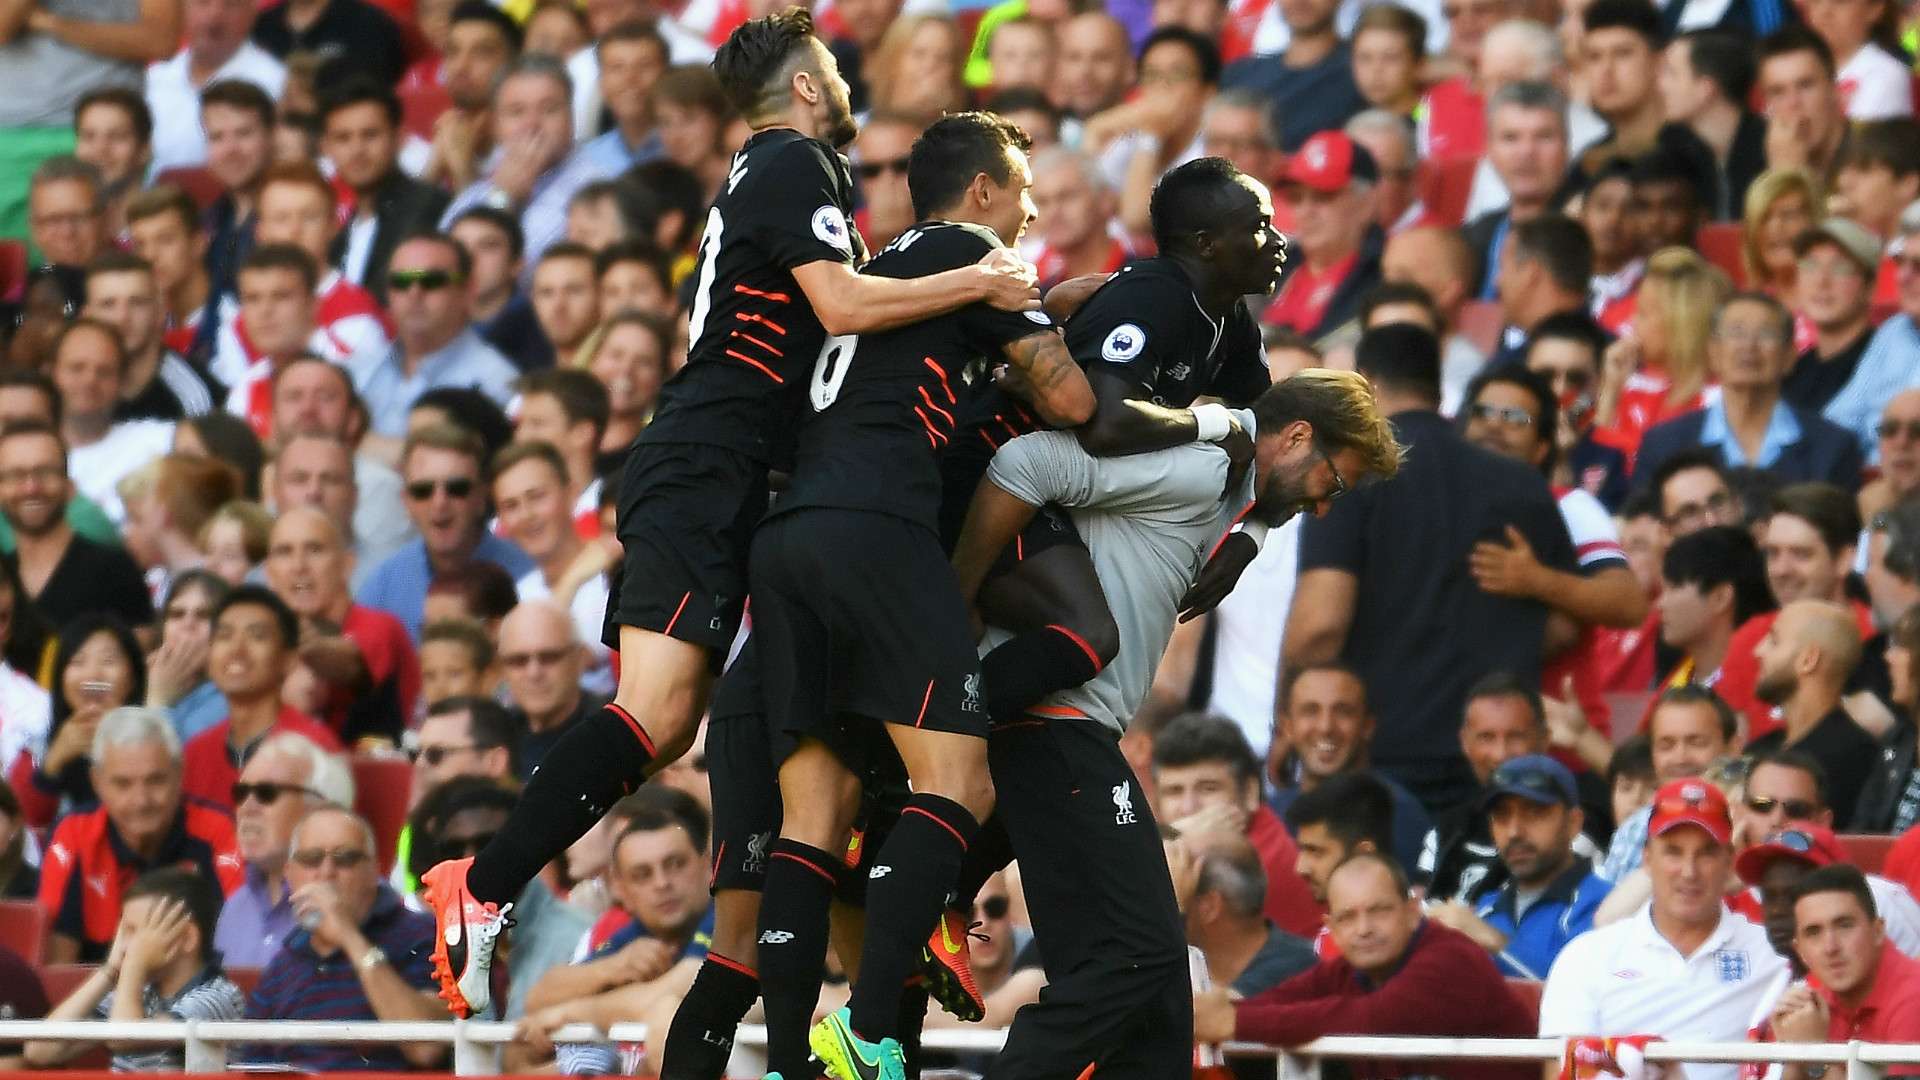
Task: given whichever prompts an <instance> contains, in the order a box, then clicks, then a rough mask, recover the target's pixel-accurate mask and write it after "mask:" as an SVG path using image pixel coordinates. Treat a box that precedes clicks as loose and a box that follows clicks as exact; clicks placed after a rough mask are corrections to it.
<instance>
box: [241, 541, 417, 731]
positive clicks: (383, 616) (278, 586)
mask: <svg viewBox="0 0 1920 1080" xmlns="http://www.w3.org/2000/svg"><path fill="white" fill-rule="evenodd" d="M352 566H353V553H352V551H351V549H350V548H349V547H348V546H347V538H346V537H345V536H342V535H341V533H340V526H339V524H338V523H337V522H336V521H335V520H334V519H333V518H332V517H331V516H329V515H328V514H326V513H325V512H323V511H321V510H318V509H315V508H313V507H310V506H296V507H293V508H291V509H289V510H287V511H285V512H284V513H282V514H281V515H280V520H279V521H277V522H275V523H274V526H273V533H272V536H271V537H270V539H269V540H268V541H267V561H266V570H267V584H269V585H271V586H272V587H273V590H274V592H276V593H278V594H279V595H280V596H281V597H283V598H284V599H285V600H286V601H287V606H288V607H290V608H292V609H293V612H294V614H295V615H298V616H299V617H300V619H301V621H302V622H303V623H305V624H306V625H307V626H308V627H309V628H310V629H311V630H314V631H316V632H322V633H326V634H334V633H338V634H339V635H341V636H342V637H345V638H346V639H347V640H348V641H350V642H352V643H353V646H354V647H355V648H356V649H358V650H359V653H360V657H361V659H362V661H364V662H365V664H366V668H367V675H368V678H369V679H370V680H371V682H372V689H371V691H370V692H369V693H366V694H362V695H359V696H357V697H356V698H354V699H353V700H351V701H349V700H343V699H342V698H341V696H340V695H338V694H336V695H335V696H334V697H332V698H330V699H329V700H328V702H327V707H326V712H325V715H324V716H321V717H319V718H318V719H321V720H324V721H325V722H326V724H327V726H328V727H330V728H332V729H333V731H334V732H335V734H336V735H338V736H339V741H340V742H342V743H345V744H357V743H360V742H362V741H365V740H370V739H371V740H385V741H386V742H388V743H390V744H398V742H399V741H400V732H401V730H402V729H403V728H404V727H405V726H406V723H407V720H408V719H409V718H411V717H412V716H413V709H414V703H415V701H417V700H418V699H419V696H420V657H419V656H418V655H417V654H416V653H415V652H414V648H413V641H412V640H411V639H410V638H408V637H407V631H406V628H405V627H404V626H401V625H400V620H398V619H396V618H394V617H393V616H391V615H389V614H387V613H386V612H384V611H379V610H376V609H374V608H370V607H365V606H362V605H360V604H356V603H354V602H353V594H352V593H350V592H348V591H347V578H348V575H349V574H350V573H351V572H352Z"/></svg>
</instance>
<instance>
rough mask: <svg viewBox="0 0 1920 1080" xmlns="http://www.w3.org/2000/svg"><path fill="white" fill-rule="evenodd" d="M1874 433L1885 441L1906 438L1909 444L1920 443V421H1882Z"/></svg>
mask: <svg viewBox="0 0 1920 1080" xmlns="http://www.w3.org/2000/svg"><path fill="white" fill-rule="evenodd" d="M1873 433H1874V434H1875V435H1878V436H1880V437H1881V438H1883V439H1892V438H1895V437H1898V436H1905V438H1906V440H1907V441H1908V442H1920V420H1882V421H1880V426H1879V427H1876V428H1874V429H1873Z"/></svg>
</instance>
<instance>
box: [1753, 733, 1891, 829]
mask: <svg viewBox="0 0 1920 1080" xmlns="http://www.w3.org/2000/svg"><path fill="white" fill-rule="evenodd" d="M1776 750H1798V751H1800V752H1801V753H1803V754H1808V755H1810V756H1812V758H1813V759H1814V760H1815V761H1818V762H1819V763H1820V767H1821V768H1823V769H1825V770H1826V772H1827V790H1828V791H1830V792H1832V793H1833V796H1832V797H1831V798H1830V799H1828V800H1827V801H1828V802H1831V803H1832V804H1833V827H1834V829H1835V830H1836V831H1845V830H1846V828H1847V826H1849V825H1851V824H1852V823H1853V804H1854V802H1855V801H1856V799H1857V798H1858V797H1859V794H1860V789H1861V788H1862V787H1864V786H1866V783H1867V776H1868V775H1869V774H1870V773H1872V772H1873V767H1874V766H1875V765H1876V764H1878V763H1879V761H1880V744H1879V743H1878V742H1877V741H1875V740H1874V737H1873V736H1871V735H1869V734H1867V733H1866V731H1865V730H1864V729H1862V728H1861V727H1860V725H1859V724H1856V723H1854V722H1853V718H1852V717H1850V716H1848V715H1847V711H1846V710H1845V709H1842V708H1839V707H1837V706H1836V707H1835V708H1834V710H1833V711H1832V712H1830V713H1828V714H1827V715H1826V716H1824V717H1821V719H1820V722H1819V723H1818V724H1815V725H1814V726H1813V730H1811V731H1809V732H1807V733H1806V734H1805V735H1803V736H1801V737H1800V741H1799V742H1796V743H1788V742H1787V730H1786V729H1785V728H1781V729H1779V730H1777V731H1773V732H1769V733H1768V734H1765V735H1762V736H1760V737H1759V738H1757V739H1755V740H1753V741H1752V742H1750V743H1748V744H1747V753H1749V754H1751V755H1755V756H1758V755H1762V754H1771V753H1773V752H1774V751H1776Z"/></svg>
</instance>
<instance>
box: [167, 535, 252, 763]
mask: <svg viewBox="0 0 1920 1080" xmlns="http://www.w3.org/2000/svg"><path fill="white" fill-rule="evenodd" d="M221 510H222V512H224V511H225V510H226V507H222V508H221ZM232 587H233V583H232V582H231V581H229V580H227V579H226V578H224V577H222V576H220V575H219V574H217V573H215V572H214V571H213V570H211V569H204V568H203V569H199V570H188V571H186V572H185V573H182V574H180V575H179V576H178V577H175V578H174V579H173V584H172V586H171V587H169V588H168V590H167V598H166V602H165V603H163V604H161V605H160V644H159V646H158V647H156V648H155V649H154V650H153V651H152V652H150V653H148V654H147V695H146V704H147V707H148V708H150V709H166V710H167V711H168V712H170V713H171V714H172V715H173V726H174V728H175V730H177V731H179V733H180V741H181V742H186V741H187V740H188V739H191V738H193V737H194V736H195V735H198V734H200V733H201V732H202V731H205V730H206V729H208V728H210V727H212V726H214V725H215V724H218V723H219V722H220V721H222V720H224V719H226V716H227V699H226V698H225V697H223V696H222V695H221V693H220V691H219V690H217V689H215V688H214V685H213V682H212V681H211V680H210V679H208V678H207V646H208V644H209V643H210V642H211V641H212V639H213V608H214V605H216V604H218V603H219V602H220V598H221V597H223V596H225V595H227V590H228V589H230V588H232Z"/></svg>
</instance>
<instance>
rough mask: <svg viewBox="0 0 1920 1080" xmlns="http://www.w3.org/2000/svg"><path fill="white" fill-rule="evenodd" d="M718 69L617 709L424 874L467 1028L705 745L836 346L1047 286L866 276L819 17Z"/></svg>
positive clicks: (1005, 260) (793, 16)
mask: <svg viewBox="0 0 1920 1080" xmlns="http://www.w3.org/2000/svg"><path fill="white" fill-rule="evenodd" d="M713 68H714V72H715V74H716V75H717V76H718V77H719V80H720V83H721V86H722V88H723V89H725V91H726V92H727V95H728V97H729V98H730V99H731V100H732V102H733V103H734V105H735V106H736V107H737V108H738V109H739V111H740V114H741V115H742V116H743V117H744V118H745V119H746V121H747V123H748V124H749V125H750V126H751V127H752V128H753V130H754V134H753V136H752V137H751V138H750V139H748V140H747V143H746V145H745V146H743V147H741V149H740V150H739V151H738V152H737V153H736V154H735V155H734V157H733V163H732V167H731V170H730V171H729V173H728V176H727V182H726V186H725V187H724V188H723V189H722V190H721V192H720V195H719V198H718V199H717V200H716V201H715V202H714V205H713V208H712V209H711V210H710V211H709V212H708V214H707V222H706V228H705V232H704V233H703V234H702V236H701V240H700V260H699V270H698V276H697V278H696V295H695V299H694V303H693V311H692V316H691V324H690V326H689V335H688V337H689V341H690V342H691V343H692V344H691V348H690V352H689V358H688V363H687V365H686V366H685V367H684V368H682V369H681V371H680V372H679V373H678V374H677V375H676V376H675V377H674V378H673V380H672V381H671V382H669V383H668V384H667V386H666V388H665V389H664V390H663V391H662V393H661V400H660V407H659V409H658V411H657V412H656V413H655V416H654V420H653V422H652V423H651V424H649V425H648V427H647V430H646V432H645V433H644V434H643V435H642V436H641V437H640V438H639V439H638V440H637V441H636V442H635V444H634V446H633V448H632V451H631V453H630V454H629V456H628V459H627V463H626V468H625V473H624V475H623V477H622V480H621V491H620V504H619V518H618V521H619V526H618V533H619V537H620V541H621V544H622V545H623V547H624V548H625V560H624V565H623V567H622V575H621V584H620V588H619V595H618V598H617V600H616V602H615V603H614V604H613V605H610V607H609V610H608V624H609V628H610V630H614V631H615V632H613V633H609V634H608V637H609V642H608V643H609V644H610V645H613V646H615V647H617V648H618V649H619V651H620V660H621V663H620V686H619V691H618V693H617V694H616V696H615V698H614V700H613V702H612V703H611V704H609V705H608V706H607V707H606V709H605V710H603V711H602V712H600V713H598V714H596V715H594V716H592V717H590V718H588V719H587V720H585V721H583V722H582V723H580V724H578V725H576V726H575V727H574V728H573V729H572V730H571V731H569V732H568V733H567V735H566V737H565V738H563V739H562V740H561V741H560V742H559V743H558V744H557V745H556V746H555V747H554V748H553V750H552V751H551V752H549V754H548V755H547V758H546V760H545V761H544V762H543V763H542V765H541V767H540V769H539V771H537V772H536V773H535V774H534V777H533V779H532V781H531V782H530V783H529V784H528V785H527V789H526V791H525V793H524V794H523V795H522V797H521V800H520V803H519V805H518V807H517V808H516V809H515V811H514V817H513V820H512V821H511V822H510V823H509V824H508V826H507V828H505V829H503V830H501V832H500V833H499V835H498V836H497V837H496V838H495V839H494V840H493V841H492V842H491V843H489V844H488V845H487V847H486V848H485V849H484V850H483V851H481V853H480V854H479V855H478V856H476V857H474V858H472V859H461V860H456V861H453V862H448V863H443V864H441V865H440V866H437V867H435V868H434V869H432V870H430V871H428V872H427V874H426V875H425V877H424V881H425V883H426V886H427V888H426V899H427V901H428V904H429V906H431V907H432V908H433V911H434V915H435V919H436V921H437V923H438V931H439V933H438V935H437V937H436V941H435V947H434V967H435V971H436V974H437V975H438V977H439V980H440V983H441V993H442V996H443V997H445V998H446V1000H447V1002H448V1005H449V1006H450V1007H451V1009H452V1010H453V1012H454V1013H455V1014H456V1015H460V1016H466V1015H470V1014H472V1013H475V1012H480V1011H482V1010H484V1009H485V1007H486V1006H487V1004H488V1003H489V1001H490V994H489V990H488V976H489V971H490V968H491V964H492V957H493V949H494V943H495V941H496V939H497V938H498V936H499V934H500V932H501V930H502V929H504V928H505V926H506V925H508V920H507V917H506V916H507V914H508V912H507V909H508V908H509V907H510V906H511V901H512V899H513V898H514V897H515V896H517V895H518V894H519V892H520V890H521V889H522V888H524V887H525V885H526V883H527V881H528V880H530V879H531V878H532V877H533V875H534V874H535V873H537V872H538V871H539V869H540V868H541V867H542V866H544V865H546V863H547V862H549V861H551V860H552V859H553V858H554V857H555V856H557V855H558V854H559V853H560V852H561V851H563V850H565V849H566V847H567V846H568V845H569V844H571V843H573V841H574V840H575V839H577V838H578V837H579V836H580V835H581V834H582V833H584V832H586V830H587V829H588V828H590V827H591V826H592V825H593V823H594V822H595V821H597V820H599V818H600V817H601V816H602V815H603V814H604V813H605V811H606V809H607V808H608V807H609V806H611V805H612V804H613V802H614V801H615V800H617V799H619V798H620V797H621V796H622V795H624V794H626V793H627V792H630V791H632V790H633V789H634V787H636V786H637V785H639V784H640V783H642V782H643V781H644V780H645V779H646V778H647V777H648V776H651V775H652V774H653V773H654V772H656V771H657V770H658V769H660V768H662V767H664V766H665V765H666V764H667V763H668V762H671V761H672V760H673V759H674V758H675V757H677V756H678V755H679V754H681V753H683V752H684V751H685V749H686V747H687V745H688V744H689V743H690V742H691V741H692V738H693V733H694V730H695V726H696V725H697V723H698V722H699V718H700V714H701V711H702V709H703V708H704V707H705V704H706V698H707V693H708V690H709V688H710V686H711V684H712V680H713V675H714V673H715V672H716V671H717V669H718V667H719V665H720V663H721V661H722V659H723V658H724V655H725V651H726V648H727V645H728V644H729V643H730V642H731V641H732V639H733V636H734V633H735V631H736V629H737V628H738V625H739V621H740V613H741V607H742V604H743V603H744V602H745V598H746V592H747V586H746V561H747V546H748V542H749V540H750V538H751V535H752V531H753V527H754V525H755V523H756V522H757V521H758V520H759V518H760V516H761V513H762V512H763V510H764V509H765V505H766V496H767V472H768V470H769V469H770V468H784V467H785V466H786V465H787V463H788V457H789V455H790V453H791V441H792V436H791V426H792V420H793V417H794V415H795V413H796V411H797V410H798V408H799V407H800V405H801V400H802V397H803V395H804V393H805V390H806V382H807V373H808V371H809V370H810V369H811V367H812V366H813V363H814V361H815V359H816V358H817V356H818V355H819V353H820V346H821V342H822V341H823V340H824V338H825V337H826V335H827V334H829V333H832V334H861V333H872V332H876V331H881V330H886V329H889V328H893V327H898V326H904V325H907V324H909V323H912V322H915V321H917V320H919V319H923V318H926V317H928V316H930V315H936V314H939V313H941V312H944V311H951V310H953V309H955V308H959V307H962V306H964V305H968V304H975V303H988V304H991V305H997V306H998V307H1000V308H1004V309H1008V310H1012V311H1021V310H1026V309H1029V308H1037V307H1038V303H1039V302H1038V298H1037V296H1036V294H1035V291H1034V289H1033V270H1032V268H1031V267H1028V266H1027V265H1026V264H1024V263H1022V262H1021V261H1020V260H1019V259H1018V258H1017V257H1016V256H1014V255H1012V254H1011V253H1009V252H1001V251H996V252H992V253H990V254H989V255H988V256H987V257H986V258H985V259H982V260H981V261H980V262H978V263H976V264H973V265H969V266H956V267H955V268H953V269H952V270H950V271H948V272H947V273H944V274H939V275H935V276H931V277H923V278H918V279H915V280H911V281H900V280H891V279H887V278H882V277H874V276H862V275H859V274H857V273H855V269H856V266H857V264H858V262H859V259H860V256H861V255H862V252H861V251H860V248H859V242H858V239H857V234H856V233H855V232H854V230H853V223H852V214H853V206H852V194H853V186H852V179H851V176H850V175H849V172H848V168H847V164H846V161H845V159H844V158H842V157H840V155H839V154H838V153H837V152H836V150H835V147H838V146H843V145H845V144H846V143H847V142H849V141H851V140H852V138H853V136H854V134H855V132H856V128H855V126H854V123H853V119H852V113H851V111H850V109H849V108H848V104H847V84H846V81H845V80H844V79H842V78H841V77H840V73H839V70H838V68H837V67H836V66H835V64H834V60H833V57H832V56H831V55H830V54H829V53H828V52H827V49H826V46H825V45H823V44H821V42H820V41H819V40H818V39H817V38H815V37H814V35H813V22H812V18H811V16H809V15H808V14H807V12H806V11H804V10H802V9H799V8H793V9H789V10H787V11H784V12H781V13H778V14H774V15H769V16H766V17H763V18H758V19H752V20H749V21H748V22H747V23H745V24H744V25H742V26H741V27H740V28H739V29H738V30H735V31H734V33H733V35H732V36H731V37H729V38H728V39H727V42H726V44H725V45H723V46H721V48H720V50H719V52H718V53H717V54H716V55H715V57H714V61H713ZM1015 317H1016V318H1017V317H1018V316H1015ZM616 628H617V629H616ZM743 978H745V976H744V975H743ZM747 981H748V982H750V981H751V980H750V979H748V980H747Z"/></svg>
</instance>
